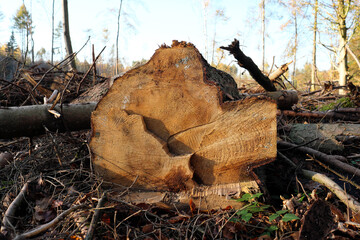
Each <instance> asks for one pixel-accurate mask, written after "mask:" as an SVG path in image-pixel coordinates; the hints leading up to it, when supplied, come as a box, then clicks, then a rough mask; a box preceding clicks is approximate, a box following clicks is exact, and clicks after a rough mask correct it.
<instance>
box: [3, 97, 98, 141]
mask: <svg viewBox="0 0 360 240" xmlns="http://www.w3.org/2000/svg"><path fill="white" fill-rule="evenodd" d="M95 105H96V103H89V104H70V105H63V108H62V111H61V109H60V108H59V107H58V106H57V107H55V110H56V111H57V112H59V113H60V114H61V117H60V118H55V117H54V115H52V114H51V113H49V112H48V109H50V107H51V105H33V106H24V107H10V108H1V109H0V139H9V138H14V137H21V136H36V135H40V134H43V133H45V128H44V127H46V128H47V129H49V130H50V131H60V132H63V131H66V130H69V131H76V130H81V129H89V128H90V116H91V112H92V111H93V110H94V108H95Z"/></svg>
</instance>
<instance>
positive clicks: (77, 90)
mask: <svg viewBox="0 0 360 240" xmlns="http://www.w3.org/2000/svg"><path fill="white" fill-rule="evenodd" d="M105 48H106V46H105V47H104V48H103V49H102V50H101V52H100V53H99V54H98V55H97V57H96V58H95V60H94V62H93V64H91V66H90V68H89V69H88V71H87V72H86V73H85V75H84V76H83V78H82V79H81V81H80V82H79V85H78V87H77V89H76V94H79V90H80V87H81V84H82V83H83V81H84V80H85V78H86V77H87V75H89V73H90V71H91V69H92V68H93V67H94V66H95V64H96V61H97V60H98V59H99V57H100V55H101V53H102V52H103V51H104V50H105Z"/></svg>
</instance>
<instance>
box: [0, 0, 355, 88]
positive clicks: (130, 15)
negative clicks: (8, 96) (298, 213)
mask: <svg viewBox="0 0 360 240" xmlns="http://www.w3.org/2000/svg"><path fill="white" fill-rule="evenodd" d="M64 4H67V9H68V20H69V21H68V27H69V33H70V35H69V37H71V40H70V41H71V43H72V48H73V51H74V52H76V51H78V50H79V49H81V47H82V46H83V45H84V44H85V43H86V45H85V47H84V49H83V50H82V51H81V52H80V53H79V54H78V55H77V57H76V59H75V63H76V68H77V71H83V72H85V71H87V69H88V68H89V66H90V64H91V63H92V57H91V56H92V45H94V46H95V52H96V53H95V54H98V53H99V52H100V50H101V49H102V48H103V47H104V46H106V49H105V51H104V52H103V53H102V54H101V58H100V59H99V60H98V62H97V68H98V69H97V71H98V73H99V74H101V75H102V76H106V77H110V76H114V75H117V74H121V73H123V72H125V71H127V70H129V69H131V68H133V67H136V66H139V65H140V64H143V63H145V62H146V61H147V60H149V58H150V57H151V55H152V54H153V53H154V51H155V50H156V49H157V48H158V47H159V46H160V45H161V44H163V43H166V44H168V45H171V41H172V40H174V39H176V40H179V41H182V40H184V41H188V42H192V43H194V44H195V46H196V47H197V48H198V49H199V51H200V52H201V54H202V55H203V56H204V57H205V59H207V61H208V62H209V63H210V64H211V65H213V66H214V67H217V68H218V69H221V70H223V71H226V72H228V73H230V74H231V75H232V76H233V77H234V79H235V80H236V81H237V83H238V84H239V85H241V84H243V83H245V82H248V79H250V77H249V75H248V74H247V73H246V72H244V70H243V69H240V68H238V66H237V64H236V62H235V61H234V60H233V59H232V57H231V56H229V55H228V54H227V53H225V52H224V51H223V50H221V49H220V48H219V47H220V46H225V45H228V44H230V42H231V41H232V40H233V38H237V39H239V40H240V44H241V48H242V50H243V51H244V53H245V54H246V55H248V56H250V57H251V58H252V59H253V60H254V61H255V63H256V64H257V65H258V66H259V67H260V68H261V69H262V70H263V71H264V72H265V73H268V72H269V71H270V70H271V69H272V70H274V69H275V68H276V67H279V66H281V65H282V64H284V63H288V62H290V61H292V63H291V65H290V71H289V72H288V73H287V75H286V77H287V78H288V80H289V81H291V82H292V83H293V84H294V85H295V87H296V88H298V89H299V90H310V89H312V90H315V89H317V88H318V87H319V85H321V84H323V82H327V81H332V82H335V83H336V84H338V85H345V84H346V83H347V82H348V81H352V82H354V83H357V84H358V83H359V82H360V71H359V68H360V65H359V66H358V64H359V63H358V62H357V61H356V60H357V59H359V57H360V31H359V30H360V29H359V18H360V1H359V0H300V1H299V0H298V1H296V0H284V1H280V0H257V1H230V0H223V1H211V0H186V1H176V0H167V1H162V0H154V1H147V0H137V1H129V0H104V1H101V2H99V1H95V0H90V1H85V0H76V1H69V2H68V1H67V0H13V1H9V0H0V26H1V28H0V61H1V62H3V63H2V64H1V62H0V68H3V69H0V72H1V75H2V76H0V77H2V78H5V79H7V80H11V78H12V76H11V74H10V75H9V73H8V72H7V71H6V68H8V67H9V66H8V64H7V65H6V64H5V65H4V62H6V61H5V60H8V59H10V58H11V59H14V60H17V61H22V62H26V64H27V65H31V64H34V63H36V62H41V61H46V62H49V63H51V64H56V63H57V62H59V61H61V60H62V59H64V58H65V57H66V55H67V54H69V53H68V48H67V42H66V41H65V40H66V38H65V40H64V35H65V34H64V29H66V24H64V15H63V12H64V11H63V9H64ZM65 32H66V31H65Z"/></svg>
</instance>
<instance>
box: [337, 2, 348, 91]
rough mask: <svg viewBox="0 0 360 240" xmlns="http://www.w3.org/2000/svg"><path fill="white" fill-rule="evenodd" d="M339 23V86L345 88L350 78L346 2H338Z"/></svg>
mask: <svg viewBox="0 0 360 240" xmlns="http://www.w3.org/2000/svg"><path fill="white" fill-rule="evenodd" d="M338 11H339V12H338V23H339V38H340V39H339V52H340V53H339V54H340V59H339V68H338V71H339V85H340V86H345V85H346V81H347V78H348V62H347V51H346V47H345V46H346V40H347V28H346V20H345V19H346V15H347V13H348V11H347V10H346V9H345V4H344V0H339V1H338ZM339 94H341V95H343V94H345V91H344V90H343V89H340V90H339Z"/></svg>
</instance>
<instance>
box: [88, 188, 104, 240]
mask: <svg viewBox="0 0 360 240" xmlns="http://www.w3.org/2000/svg"><path fill="white" fill-rule="evenodd" d="M106 194H107V191H105V192H104V193H103V194H102V196H101V198H100V200H99V202H98V204H97V205H96V209H95V212H94V215H93V217H92V219H91V223H90V227H89V230H88V232H87V234H86V237H85V240H91V239H93V236H94V230H95V228H96V225H97V222H98V221H99V218H100V213H101V210H102V207H103V206H104V204H105V202H106V200H107V197H106Z"/></svg>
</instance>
